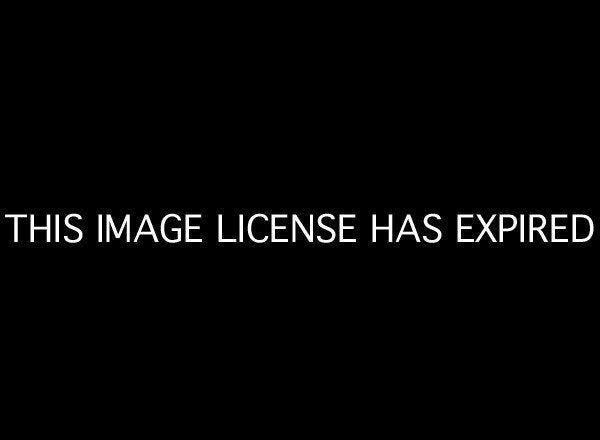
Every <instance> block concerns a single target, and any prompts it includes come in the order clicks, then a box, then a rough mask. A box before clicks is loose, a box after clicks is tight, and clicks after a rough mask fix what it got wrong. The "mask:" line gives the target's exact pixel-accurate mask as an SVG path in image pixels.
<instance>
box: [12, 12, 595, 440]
mask: <svg viewBox="0 0 600 440" xmlns="http://www.w3.org/2000/svg"><path fill="white" fill-rule="evenodd" d="M52 12H57V11H52ZM153 12H157V11H153ZM163 12H164V11H163ZM247 12H248V14H247V13H246V12H240V11H239V10H237V9H236V11H233V10H232V11H228V12H227V13H225V14H224V15H223V14H221V15H216V14H215V13H214V12H212V11H211V12H207V11H204V12H195V13H193V14H190V15H188V14H186V13H184V12H183V11H180V12H177V13H175V15H173V16H171V15H170V14H169V15H167V14H166V13H165V15H164V16H163V14H162V12H161V14H159V15H160V18H156V16H155V15H152V17H150V16H147V15H146V13H145V12H144V13H141V12H140V11H137V12H136V13H133V14H127V15H126V14H125V13H124V12H122V13H119V14H114V16H112V15H111V16H110V17H107V18H102V19H100V18H99V17H100V15H97V14H100V12H97V13H96V12H95V13H94V14H92V15H85V19H83V18H82V16H78V18H77V19H75V18H74V19H66V22H65V23H63V22H62V21H57V20H50V19H48V16H46V17H45V16H44V14H43V13H41V14H40V16H36V17H35V19H34V18H33V15H36V14H34V13H33V12H32V11H30V12H28V14H26V15H25V16H23V17H24V19H25V20H24V21H19V23H18V24H16V25H15V26H14V29H10V30H8V31H7V39H6V44H5V52H4V55H3V66H4V67H3V70H4V72H3V73H4V74H5V79H4V80H3V85H4V87H3V96H4V99H3V110H4V111H3V124H2V125H3V133H4V136H3V137H4V142H3V156H4V158H3V160H2V173H1V176H2V177H1V179H2V201H1V202H2V205H1V206H2V213H3V214H4V213H5V212H31V213H42V212H43V213H67V212H79V213H83V214H86V215H87V216H89V215H92V214H94V213H96V212H105V211H107V210H110V211H113V212H124V211H131V212H151V213H153V214H155V215H158V214H160V213H163V212H169V211H175V212H179V213H186V212H190V213H202V214H204V215H205V216H206V217H208V218H210V217H211V216H214V215H215V214H216V213H217V212H222V211H229V212H237V211H239V210H243V211H246V212H252V211H256V212H288V213H292V212H294V213H319V212H325V211H328V212H334V213H335V212H356V213H359V215H361V243H360V244H359V245H348V246H342V245H338V246H331V247H326V248H323V247H321V248H317V247H291V246H285V245H283V246H275V245H273V246H268V247H262V248H252V247H244V248H234V249H232V248H227V249H225V248H218V247H216V246H214V245H210V244H207V245H206V246H199V247H175V248H164V247H158V248H154V247H152V246H138V247H129V248H128V247H126V246H124V247H117V248H115V247H111V248H102V247H98V246H95V245H94V244H93V243H88V244H83V245H81V246H76V247H63V246H54V247H53V246H39V247H35V248H31V247H27V246H23V247H20V246H10V245H9V243H8V242H7V240H4V242H3V245H2V254H3V257H5V258H3V263H2V264H3V270H2V273H3V278H4V282H3V284H4V285H5V286H6V287H5V288H3V289H2V291H3V295H2V301H3V303H4V304H3V307H2V311H3V314H4V315H5V319H3V324H4V327H5V331H4V338H3V339H4V341H5V347H6V348H5V355H6V356H5V358H6V362H5V365H7V366H8V367H9V370H10V373H9V374H8V375H7V376H6V382H7V384H8V385H9V386H10V388H11V389H13V388H14V389H15V393H14V394H11V396H14V397H11V404H10V408H11V412H12V413H13V414H15V415H20V416H23V414H31V410H32V409H34V408H35V409H38V410H40V411H39V412H40V413H41V414H45V415H46V417H47V418H45V419H44V420H47V421H46V422H44V423H49V424H52V425H57V426H63V423H67V424H71V423H73V420H74V419H77V420H78V421H83V422H88V423H86V425H87V426H88V427H89V426H99V427H107V426H109V425H112V422H113V421H123V420H128V421H131V420H133V421H134V425H136V426H138V427H148V426H150V427H152V428H153V429H158V426H157V425H160V426H163V427H165V428H166V429H167V430H168V431H171V430H174V429H176V428H180V427H181V426H183V425H184V424H183V422H184V421H191V422H192V423H193V424H201V426H198V427H200V428H202V427H203V426H204V425H203V423H205V420H207V419H208V420H210V421H212V422H213V423H214V422H216V423H217V424H218V425H219V426H221V427H222V429H225V430H230V429H239V428H242V429H251V428H255V427H256V428H261V429H266V428H269V429H273V428H274V427H275V426H276V425H278V424H279V423H281V422H283V423H282V424H283V426H284V427H285V428H286V429H287V430H286V431H282V432H288V431H290V430H291V431H295V430H298V429H306V430H308V432H314V431H313V430H312V429H313V428H312V427H313V426H315V422H317V423H318V422H323V421H328V422H330V423H329V426H330V428H329V429H331V430H332V431H331V432H337V430H340V429H344V428H350V429H357V430H358V429H359V428H363V429H365V430H366V431H365V432H372V431H373V430H375V429H383V428H384V427H386V426H387V425H388V424H389V423H391V424H392V426H395V427H396V428H399V427H400V428H401V427H403V426H407V427H408V425H404V424H403V423H405V422H401V421H402V420H407V419H408V420H410V421H412V422H413V423H416V424H418V425H420V426H421V427H422V428H423V429H426V430H431V429H440V428H441V429H455V428H460V429H465V428H467V427H469V428H471V429H473V428H474V427H475V425H477V424H478V423H481V422H483V425H484V426H485V427H486V428H487V429H488V430H490V429H491V430H497V429H507V430H509V432H512V431H510V430H511V429H512V428H511V427H512V426H514V423H515V422H522V421H525V420H528V421H532V420H533V421H534V423H532V424H531V426H532V428H533V429H540V427H548V426H551V427H553V428H556V429H557V428H558V426H557V425H559V424H560V425H561V426H563V427H566V428H568V429H573V424H572V423H573V419H572V418H571V416H572V415H573V414H576V415H577V417H578V418H579V420H580V421H581V420H583V419H584V418H585V417H586V414H588V411H589V409H586V408H587V405H586V403H585V402H586V396H589V395H590V394H591V393H592V390H593V389H595V388H594V385H593V381H592V375H591V372H592V371H593V369H594V366H595V365H596V364H595V363H594V362H592V359H593V356H592V355H593V348H594V347H593V341H594V339H595V338H596V336H597V327H598V326H597V322H596V320H595V314H596V310H597V304H596V301H595V299H594V297H593V295H594V293H595V290H597V289H596V287H595V284H594V283H593V281H595V279H594V269H595V266H596V262H597V253H596V247H597V238H595V239H594V242H593V243H590V244H587V245H560V244H559V245H552V246H544V245H541V246H522V245H521V246H518V245H515V244H508V245H506V246H486V245H482V246H460V245H458V244H456V243H455V242H454V241H455V240H454V238H455V236H454V225H453V218H454V216H455V215H456V214H457V213H460V212H477V213H487V214H490V213H512V214H518V213H530V212H531V213H545V214H549V213H585V214H588V215H592V216H593V217H594V218H595V220H596V221H597V212H598V211H597V208H596V207H595V205H596V203H595V200H596V199H595V195H594V193H593V188H594V187H595V186H596V184H595V180H596V179H595V178H594V177H595V174H594V161H593V159H592V154H593V152H592V147H593V146H594V145H596V144H597V135H596V133H595V130H594V128H595V121H596V118H597V108H596V107H595V102H596V101H597V85H596V84H595V82H594V81H593V78H595V77H597V69H596V68H595V66H594V65H593V54H594V52H593V49H594V47H593V46H592V44H591V43H592V40H591V39H589V38H590V36H589V35H588V33H591V32H592V29H591V28H589V27H588V26H587V25H586V24H585V23H584V22H583V21H582V19H581V18H580V17H575V18H569V17H567V16H566V15H565V16H563V17H561V19H560V20H559V21H556V19H553V20H550V19H549V18H543V17H542V16H541V15H540V14H539V13H536V14H532V15H527V17H526V18H524V17H525V13H524V11H521V13H520V14H516V15H514V16H513V15H510V14H509V16H506V15H504V14H500V11H496V12H494V13H487V12H483V11H481V13H480V15H477V13H476V12H475V11H469V14H466V11H445V12H441V11H427V12H425V13H420V14H416V13H414V12H412V11H404V12H397V11H395V12H393V13H392V12H385V11H380V12H376V13H374V14H371V13H369V14H367V13H366V11H353V12H354V14H351V15H347V14H346V13H344V14H338V13H332V14H328V15H327V17H326V18H325V14H324V11H321V13H319V14H308V16H307V15H306V14H303V13H301V11H295V12H293V13H284V12H283V11H281V12H280V13H276V12H275V11H272V10H270V11H269V13H268V14H267V13H266V12H265V11H262V12H261V11H255V10H253V11H247ZM305 12H306V11H305ZM338 12H339V11H338ZM446 12H448V13H449V12H453V13H454V15H446ZM538 12H539V11H538ZM69 13H70V14H73V13H74V12H73V11H70V12H69ZM250 13H253V14H251V15H249V14H250ZM75 14H76V13H75ZM278 14H280V15H278ZM470 14H474V15H470ZM184 16H185V18H184ZM69 17H70V15H69ZM102 17H104V15H102ZM257 17H259V18H260V19H259V18H257ZM517 17H518V18H517ZM63 18H65V16H64V15H63ZM375 212H376V213H380V214H387V213H395V214H405V213H413V214H423V213H428V212H438V213H440V214H441V215H443V217H444V219H445V220H446V221H447V225H448V227H447V228H445V229H444V233H445V238H444V241H443V243H441V244H440V245H438V246H420V247H417V246H413V245H411V244H410V243H407V244H406V245H401V246H394V247H377V248H376V247H374V246H371V245H369V244H368V238H369V234H368V229H367V228H366V225H368V223H364V221H365V220H368V218H369V215H370V214H371V213H375ZM363 229H366V232H365V231H363ZM3 233H5V231H3ZM4 237H6V235H4ZM54 411H56V412H58V413H61V414H63V416H62V417H54V416H52V414H53V412H54ZM36 413H38V412H36ZM40 417H41V416H40ZM173 417H174V418H173ZM40 420H41V419H40ZM92 423H93V424H92ZM578 425H579V423H578ZM48 426H50V425H48ZM133 429H139V428H135V427H134V428H133Z"/></svg>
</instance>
